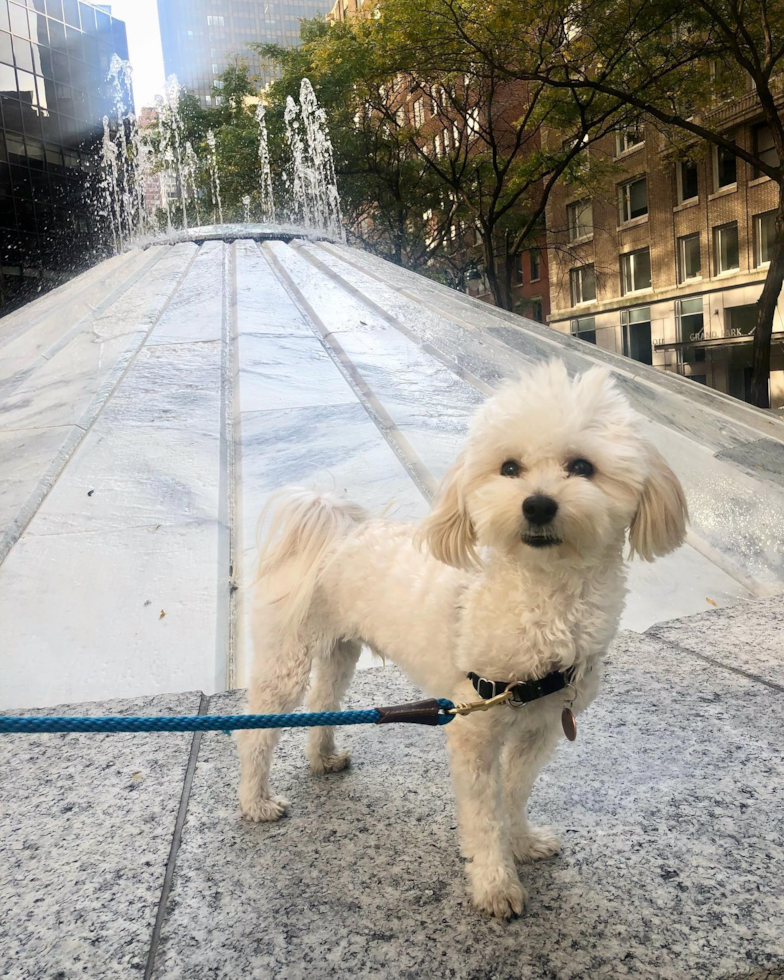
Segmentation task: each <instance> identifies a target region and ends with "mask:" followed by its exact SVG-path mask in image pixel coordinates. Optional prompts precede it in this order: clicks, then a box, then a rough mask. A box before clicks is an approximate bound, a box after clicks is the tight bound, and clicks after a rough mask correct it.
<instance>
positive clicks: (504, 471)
mask: <svg viewBox="0 0 784 980" xmlns="http://www.w3.org/2000/svg"><path fill="white" fill-rule="evenodd" d="M501 476H520V464H519V463H515V461H514V460H513V459H507V461H506V462H505V463H504V464H503V466H502V467H501Z"/></svg>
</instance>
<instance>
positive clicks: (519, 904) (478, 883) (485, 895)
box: [469, 865, 528, 919]
mask: <svg viewBox="0 0 784 980" xmlns="http://www.w3.org/2000/svg"><path fill="white" fill-rule="evenodd" d="M469 869H470V871H469V876H470V878H471V899H472V901H473V903H474V905H475V906H476V907H477V908H478V909H479V911H480V912H487V913H488V914H489V915H494V916H495V917H496V918H497V919H511V918H513V917H514V916H517V915H520V914H521V913H522V911H523V909H524V908H525V905H526V902H527V901H528V894H527V892H526V891H525V889H524V888H523V886H522V885H521V884H520V881H519V879H518V877H517V875H511V874H509V872H507V871H504V870H503V869H502V868H496V869H493V870H484V871H482V870H480V869H479V868H478V867H475V866H474V865H469Z"/></svg>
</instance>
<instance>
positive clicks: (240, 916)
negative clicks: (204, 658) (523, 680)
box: [153, 633, 784, 980]
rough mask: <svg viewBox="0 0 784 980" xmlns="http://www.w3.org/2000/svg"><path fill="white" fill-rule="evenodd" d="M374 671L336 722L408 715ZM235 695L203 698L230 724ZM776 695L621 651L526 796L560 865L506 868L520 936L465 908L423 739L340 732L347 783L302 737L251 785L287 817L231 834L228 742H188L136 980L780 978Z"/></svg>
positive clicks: (438, 767) (654, 649)
mask: <svg viewBox="0 0 784 980" xmlns="http://www.w3.org/2000/svg"><path fill="white" fill-rule="evenodd" d="M416 694H417V692H416V691H415V690H414V689H412V688H411V687H410V685H409V684H408V682H407V681H406V680H405V679H404V678H403V677H402V675H400V674H399V672H397V670H396V669H395V668H392V667H388V668H376V669H370V670H366V671H362V672H360V673H359V674H358V675H357V677H356V679H355V682H354V686H353V691H352V695H351V698H350V704H352V705H353V706H357V707H359V706H367V705H369V704H373V703H377V702H379V701H382V702H385V703H390V702H394V701H401V700H408V699H410V698H413V697H415V696H416ZM241 704H242V696H241V695H240V694H238V693H231V694H227V695H216V696H214V697H213V698H211V699H210V705H209V711H210V712H212V713H221V712H227V713H228V712H233V711H235V710H237V709H238V708H239V707H240V706H241ZM782 723H784V700H782V693H781V692H780V691H777V690H773V689H771V688H770V687H769V686H767V685H765V684H763V683H759V682H757V681H754V680H751V679H749V678H746V677H741V676H739V675H737V674H735V673H733V672H731V671H728V670H726V669H724V668H721V667H717V666H714V665H711V664H706V663H704V662H702V661H700V660H699V659H697V658H695V657H693V656H692V655H690V654H689V653H685V652H684V651H683V650H681V649H675V650H671V649H670V648H669V647H668V646H667V644H666V643H663V642H660V641H658V640H655V639H653V638H651V637H640V636H638V635H636V634H631V633H624V634H621V636H620V637H619V638H618V640H617V642H616V644H615V646H614V648H613V650H612V653H611V655H610V657H609V663H608V669H607V676H606V681H605V684H604V687H603V689H602V691H601V693H600V696H599V698H598V700H597V701H596V702H595V703H594V705H593V706H592V707H591V708H590V709H589V711H588V712H587V713H586V714H585V715H584V716H583V717H582V719H581V721H580V734H579V737H578V740H577V742H576V743H574V744H569V743H566V742H564V743H563V744H562V745H561V746H560V747H559V749H558V752H557V754H556V758H555V760H554V761H553V762H552V763H551V764H550V765H549V766H548V767H547V768H546V769H545V771H544V773H543V775H542V777H541V779H540V780H539V782H538V783H537V785H536V788H535V790H534V794H533V800H532V815H533V817H534V820H535V822H537V823H549V824H552V825H553V826H554V827H555V828H556V829H557V831H558V832H559V833H560V835H561V837H562V840H563V842H564V852H563V855H562V856H560V857H557V858H554V859H551V860H549V861H546V862H542V863H539V864H537V865H534V866H530V865H529V866H523V867H521V869H520V870H521V876H522V879H523V883H524V885H525V886H526V887H527V888H528V889H529V891H530V893H531V900H530V904H529V907H528V909H527V910H526V912H525V913H524V915H523V917H522V918H520V919H519V920H518V921H514V922H511V923H500V922H497V921H494V920H490V919H487V918H484V917H482V916H480V915H479V914H478V913H476V912H475V911H474V910H473V909H472V907H471V906H470V904H469V902H468V899H467V897H466V892H465V887H464V882H463V873H462V867H461V862H460V859H459V857H458V852H457V844H456V838H455V816H454V806H453V801H452V795H451V792H450V787H449V779H448V774H447V765H446V754H445V747H444V735H443V733H442V732H441V731H433V730H424V729H415V728H405V727H403V726H401V727H400V728H391V729H389V730H387V731H381V730H379V729H375V728H357V729H347V730H345V731H344V732H342V733H341V735H340V738H341V741H342V742H343V743H345V744H346V745H350V746H352V748H353V751H354V757H353V766H352V768H351V769H349V770H347V771H345V772H343V773H340V774H337V775H331V776H324V777H312V776H311V775H310V774H309V773H308V770H307V765H306V762H305V759H304V755H303V751H302V750H303V746H304V740H305V733H304V732H301V731H297V732H291V731H289V732H284V734H283V738H282V742H281V746H280V751H279V754H278V756H277V758H276V763H275V765H274V769H273V778H274V785H275V788H276V789H277V791H278V792H280V793H281V794H284V795H285V796H287V797H288V798H289V799H290V800H291V802H292V809H291V811H290V815H289V816H288V817H287V818H286V819H284V820H283V821H281V822H279V823H276V824H272V825H248V824H246V823H244V822H242V821H241V820H240V819H239V815H238V810H237V805H236V784H237V777H238V763H237V758H236V752H235V747H234V744H233V740H232V739H231V738H229V737H228V736H226V735H223V734H222V733H213V734H206V735H205V736H204V738H203V740H202V744H201V748H200V752H199V757H198V761H197V764H196V769H195V773H194V779H193V785H192V790H191V795H190V799H189V803H188V811H187V816H186V820H185V825H184V830H183V837H182V843H181V846H180V849H179V853H178V857H177V862H176V866H175V870H174V877H173V882H172V890H171V893H170V895H169V900H168V905H167V913H166V918H165V920H164V923H163V928H162V932H161V938H160V945H159V947H158V950H157V956H156V961H155V969H154V972H153V976H154V977H156V978H159V980H164V978H165V980H170V978H188V980H199V978H211V980H215V978H224V977H225V978H229V977H231V978H234V977H240V976H242V977H275V978H286V980H299V978H305V977H307V978H309V980H313V978H316V980H318V978H327V977H329V978H332V977H335V976H340V977H363V978H365V977H367V978H370V977H380V976H381V977H386V976H395V977H401V978H406V980H414V978H417V980H418V978H420V977H455V978H461V980H463V978H470V980H480V978H483V980H484V978H504V980H506V978H508V980H512V978H514V980H518V978H520V977H526V978H531V980H539V978H542V980H544V978H556V980H561V978H563V980H566V978H568V980H583V978H585V980H589V978H591V980H593V978H596V977H611V978H616V977H646V978H648V977H650V978H657V980H662V978H663V980H681V978H687V977H695V978H705V977H717V978H718V977H731V976H741V975H742V976H748V975H749V974H753V972H754V971H755V970H761V971H764V970H772V969H775V968H779V967H781V966H782V964H783V963H784V889H783V888H782V886H781V874H780V871H781V867H782V861H784V844H782V822H783V821H782V813H784V806H782V804H783V803H784V800H783V799H782V785H784V783H783V782H782V777H784V762H783V761H782V754H781V749H780V738H779V734H778V733H779V731H780V729H781V725H782Z"/></svg>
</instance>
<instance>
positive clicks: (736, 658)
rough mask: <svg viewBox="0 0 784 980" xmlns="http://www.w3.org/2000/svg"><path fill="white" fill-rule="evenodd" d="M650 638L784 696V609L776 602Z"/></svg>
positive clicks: (682, 623) (733, 609) (730, 610)
mask: <svg viewBox="0 0 784 980" xmlns="http://www.w3.org/2000/svg"><path fill="white" fill-rule="evenodd" d="M647 632H648V634H649V635H650V636H652V637H654V638H655V639H657V640H660V641H662V642H665V643H667V644H668V645H670V646H671V647H673V648H675V647H679V648H681V649H683V650H690V651H692V652H693V653H696V654H698V655H699V656H701V657H705V658H707V659H709V660H712V661H715V662H716V663H720V664H723V665H724V666H725V667H729V668H731V669H733V670H740V671H744V672H745V673H747V674H750V675H753V676H755V677H758V678H761V679H763V680H764V681H767V683H769V684H777V685H779V686H780V687H781V688H782V690H784V607H782V597H781V596H772V597H770V598H765V599H755V600H753V601H752V602H743V603H740V604H739V605H737V606H729V607H727V608H722V609H710V610H708V611H707V612H704V613H700V614H699V615H696V616H689V617H686V618H683V619H677V620H674V621H672V622H665V623H658V624H657V625H655V626H652V627H651V628H650V629H649V630H648V631H647Z"/></svg>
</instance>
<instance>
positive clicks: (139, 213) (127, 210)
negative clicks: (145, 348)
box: [97, 57, 345, 251]
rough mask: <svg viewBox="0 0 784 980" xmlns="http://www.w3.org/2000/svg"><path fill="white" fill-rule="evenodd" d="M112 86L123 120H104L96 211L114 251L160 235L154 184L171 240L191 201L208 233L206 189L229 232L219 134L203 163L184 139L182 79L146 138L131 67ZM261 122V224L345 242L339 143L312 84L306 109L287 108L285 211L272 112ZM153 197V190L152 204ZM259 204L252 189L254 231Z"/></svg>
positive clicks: (118, 64) (209, 142)
mask: <svg viewBox="0 0 784 980" xmlns="http://www.w3.org/2000/svg"><path fill="white" fill-rule="evenodd" d="M107 78H108V80H109V81H110V82H111V84H112V86H113V92H114V110H115V113H116V117H117V118H116V120H112V121H110V120H109V117H108V116H107V117H105V118H104V127H103V140H102V165H101V167H100V169H99V182H98V192H99V196H98V198H97V203H98V207H99V211H100V213H101V214H105V217H106V224H107V232H109V231H111V236H112V240H113V242H114V248H115V250H116V251H119V250H121V249H123V248H125V247H126V246H128V245H129V244H132V243H133V242H135V241H139V240H144V241H147V240H149V237H150V235H156V234H160V231H159V221H160V218H162V217H163V215H162V214H161V212H158V213H157V214H156V210H155V205H154V203H153V202H154V201H155V200H156V199H157V194H158V191H157V190H155V189H154V188H152V187H151V185H153V184H154V183H155V182H157V184H158V187H159V191H160V205H159V206H160V208H161V209H162V210H163V212H165V230H166V234H167V235H171V234H173V232H174V231H175V224H177V226H178V227H180V228H183V229H187V228H188V224H189V220H188V204H189V201H193V212H195V218H196V223H197V225H201V222H202V215H203V204H204V193H205V184H206V185H207V186H209V187H210V188H211V191H212V199H213V207H214V213H213V222H214V223H219V224H223V221H224V208H223V201H222V198H221V173H220V167H219V162H218V154H217V139H216V134H215V133H214V132H213V131H212V130H208V131H207V133H206V136H205V143H206V147H205V149H206V152H205V153H203V155H202V157H201V159H200V158H199V155H198V154H197V152H196V150H195V149H194V145H193V144H192V143H191V142H190V141H189V140H186V139H185V135H186V126H185V121H184V119H183V114H182V106H181V96H182V89H181V87H180V85H179V84H178V82H177V79H176V77H175V76H173V75H172V76H170V77H169V78H168V80H167V83H166V89H165V92H164V95H163V96H159V97H157V98H156V110H157V125H156V128H155V129H154V130H153V131H152V132H150V133H148V132H141V131H140V130H139V126H138V123H137V120H136V116H135V115H134V113H133V112H132V111H131V110H130V106H131V101H132V98H131V66H130V64H129V62H127V61H123V60H122V59H120V58H117V57H115V58H113V59H112V63H111V67H110V70H109V74H108V76H107ZM255 119H256V123H257V126H258V161H259V163H258V165H259V176H258V185H257V187H258V215H259V218H260V219H261V221H263V222H264V223H265V224H272V223H274V222H275V220H276V216H277V215H280V214H283V215H286V217H287V218H290V219H291V220H292V221H293V222H295V223H297V224H299V225H301V226H304V228H305V229H307V230H309V231H312V232H314V233H316V234H326V235H328V236H330V237H332V238H337V239H340V240H343V241H345V233H344V231H343V222H342V215H341V209H340V201H339V198H338V192H337V186H336V181H335V166H334V162H333V151H332V143H331V141H330V138H329V132H328V129H327V124H326V117H325V114H324V111H323V110H322V109H321V108H320V107H319V105H318V102H317V99H316V95H315V93H314V91H313V87H312V85H311V84H310V82H309V81H308V80H307V79H304V80H303V82H302V85H301V88H300V98H299V101H295V100H294V99H292V98H289V99H287V102H286V109H285V114H284V121H285V132H286V143H287V146H288V149H289V154H290V161H291V163H290V166H289V167H288V168H286V170H285V171H284V172H282V173H280V174H279V179H280V181H281V186H282V187H283V188H284V196H285V197H286V198H287V199H288V207H286V208H282V207H281V206H280V204H278V207H277V208H276V206H275V200H274V192H273V178H272V163H271V158H270V147H269V143H268V131H267V118H266V109H265V107H264V106H263V105H261V104H260V105H259V106H258V107H257V109H256V113H255ZM147 189H150V200H149V201H148V200H147V195H146V190H147ZM177 197H178V198H179V201H180V207H179V208H178V209H176V210H175V208H174V206H173V203H172V198H177ZM255 200H256V196H255V192H254V191H253V189H252V188H248V193H246V194H243V195H242V196H241V203H242V212H241V213H242V216H243V219H244V221H245V223H246V224H250V223H251V210H252V209H253V210H255V208H256V205H255V203H254V201H255ZM200 202H201V206H200ZM193 212H192V213H193Z"/></svg>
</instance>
